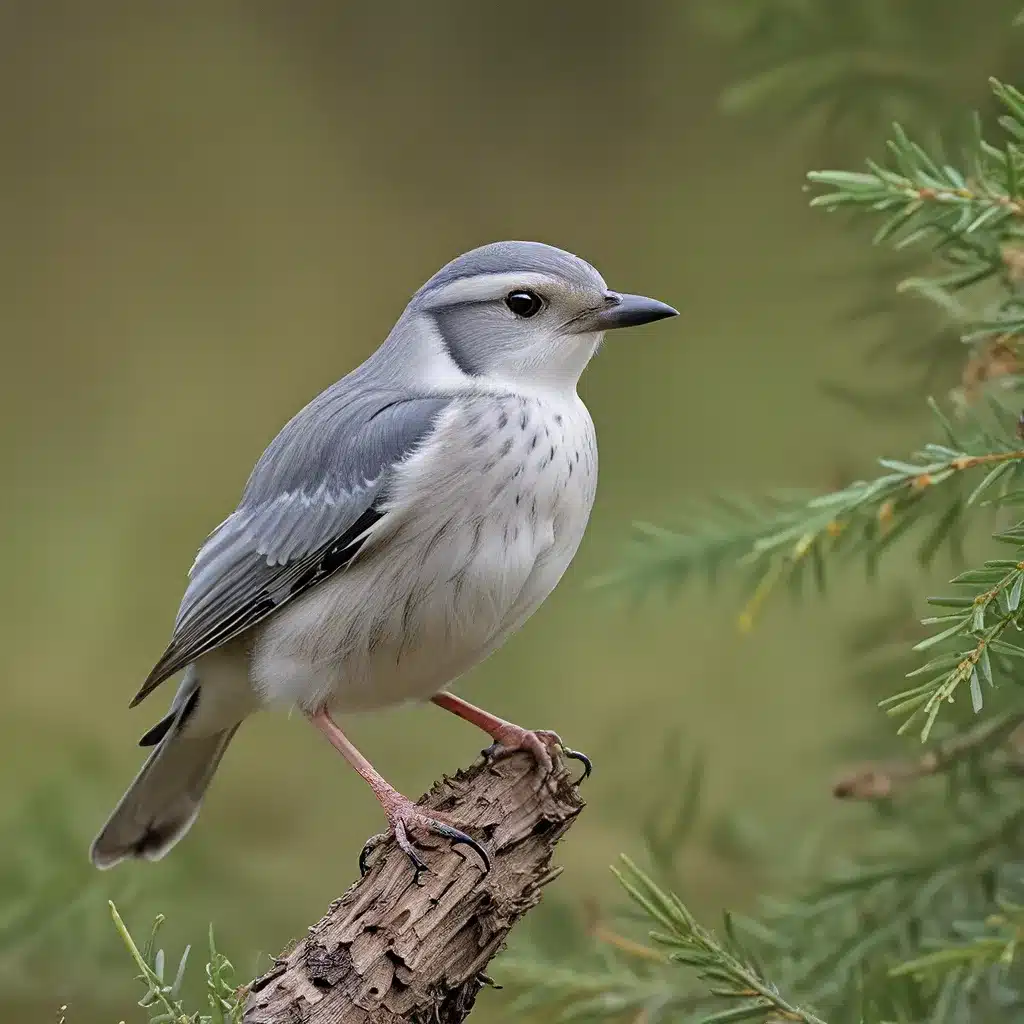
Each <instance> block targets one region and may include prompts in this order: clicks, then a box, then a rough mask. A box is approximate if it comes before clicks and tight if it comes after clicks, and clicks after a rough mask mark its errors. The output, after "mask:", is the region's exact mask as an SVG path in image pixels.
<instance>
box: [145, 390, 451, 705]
mask: <svg viewBox="0 0 1024 1024" xmlns="http://www.w3.org/2000/svg"><path fill="white" fill-rule="evenodd" d="M354 383H355V381H351V380H350V378H346V379H345V380H342V381H339V382H338V384H335V385H334V386H333V387H332V388H328V390H327V391H324V392H323V393H322V394H320V395H318V396H317V397H316V398H315V399H313V401H312V402H311V403H310V404H309V405H307V406H306V408H305V409H303V410H302V411H301V412H300V413H299V414H298V415H297V416H295V417H294V418H293V419H292V420H291V421H290V422H289V423H288V424H287V425H286V426H285V427H284V429H283V430H282V431H281V433H280V434H278V435H277V437H276V438H275V439H274V440H273V441H272V442H271V443H270V446H269V447H268V448H267V450H266V451H265V452H264V453H263V455H262V457H261V458H260V460H259V462H258V463H257V464H256V468H255V469H254V470H253V472H252V475H251V476H250V477H249V482H248V483H247V484H246V487H245V491H244V492H243V494H242V500H241V502H240V503H239V506H238V508H237V509H236V510H235V511H234V512H233V513H232V514H231V515H230V516H229V517H228V518H227V519H226V520H225V521H224V522H223V523H221V525H220V526H219V527H217V529H216V530H214V532H213V533H212V534H210V536H209V537H208V538H207V540H206V543H205V544H204V545H203V547H202V548H201V549H200V551H199V554H198V555H197V556H196V560H195V563H194V564H193V566H192V569H191V571H190V573H189V585H188V588H187V590H186V591H185V596H184V597H183V598H182V602H181V607H180V608H179V610H178V617H177V620H176V622H175V624H174V633H173V635H172V637H171V641H170V643H169V644H168V646H167V649H166V650H165V651H164V653H163V655H162V656H161V658H160V660H159V661H158V662H157V664H156V665H155V667H154V668H153V671H152V672H150V674H149V677H148V678H147V679H146V681H145V683H143V685H142V688H141V689H140V690H139V692H138V694H136V696H135V698H134V699H133V700H132V703H131V706H132V707H134V706H135V705H136V704H138V703H139V702H140V701H141V700H142V699H143V698H144V697H146V696H147V695H148V694H149V693H151V692H152V691H153V690H154V689H155V688H156V687H157V686H159V684H160V683H162V682H163V681H164V680H165V679H167V678H168V677H169V676H171V675H173V674H174V673H175V672H177V671H178V670H179V669H181V668H184V666H186V665H188V664H189V663H190V662H192V661H195V659H196V658H198V657H199V656H200V655H202V654H205V653H207V652H208V651H211V650H213V649H214V648H216V647H219V646H220V645H221V644H224V643H226V642H227V641H229V640H231V639H232V638H234V637H236V636H238V635H239V634H240V633H242V632H243V631H244V630H247V629H249V628H251V627H252V626H254V625H255V624H256V623H257V622H259V621H261V620H262V619H264V618H265V617H266V616H268V615H269V614H270V613H271V612H274V611H277V610H278V609H279V608H281V607H282V606H283V605H285V604H287V603H288V602H289V601H292V600H294V599H295V598H296V597H298V596H299V595H300V594H302V593H305V592H306V591H307V590H308V589H309V588H310V587H313V586H315V585H316V584H318V583H320V582H321V581H323V580H324V579H326V578H327V577H328V576H330V575H331V574H332V573H334V572H337V571H338V570H339V569H341V568H343V567H344V566H346V565H348V564H349V563H350V562H351V561H352V559H353V558H354V557H355V555H356V554H357V552H358V550H359V547H360V545H361V543H362V542H363V540H364V538H365V534H366V531H367V530H368V529H369V528H370V527H371V526H373V524H374V523H375V522H376V521H377V520H378V519H380V517H381V515H382V514H383V513H382V512H381V511H380V505H381V504H382V503H383V501H384V500H385V498H386V497H387V488H388V484H389V482H390V478H391V474H392V472H393V469H394V467H395V466H396V465H397V464H398V463H399V462H401V460H402V459H403V458H405V457H406V456H407V455H408V454H409V453H410V452H411V451H413V450H414V449H415V448H416V446H417V445H418V444H419V442H420V441H421V440H422V439H423V438H424V437H425V436H426V435H427V434H429V432H430V430H431V428H432V426H433V424H434V422H435V420H436V418H437V416H438V414H439V413H440V412H441V410H442V409H443V408H444V407H445V406H446V405H447V404H448V402H449V399H447V398H438V397H410V396H409V395H407V394H404V395H400V394H396V392H394V391H388V390H382V389H376V390H370V391H367V390H366V389H364V388H359V387H353V384H354Z"/></svg>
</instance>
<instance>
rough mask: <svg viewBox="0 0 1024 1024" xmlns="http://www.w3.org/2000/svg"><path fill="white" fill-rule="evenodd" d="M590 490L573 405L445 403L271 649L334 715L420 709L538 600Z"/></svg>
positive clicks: (574, 401) (286, 618)
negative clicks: (289, 661)
mask: <svg viewBox="0 0 1024 1024" xmlns="http://www.w3.org/2000/svg"><path fill="white" fill-rule="evenodd" d="M596 477H597V448H596V443H595V438H594V430H593V425H592V423H591V420H590V416H589V414H588V413H587V410H586V408H585V407H584V406H583V404H582V402H580V401H579V399H578V398H576V397H575V395H573V396H572V398H571V400H569V399H566V400H561V401H560V400H557V399H554V400H553V399H546V398H543V397H527V396H517V395H505V396H490V395H488V396H479V397H472V398H467V399H465V400H462V401H458V402H454V403H453V404H452V406H451V407H449V409H447V410H446V411H445V413H444V414H443V415H442V416H441V418H440V420H439V422H438V424H437V426H436V429H435V431H434V432H433V434H432V435H431V436H430V437H429V438H428V439H427V441H426V442H425V443H424V444H423V445H422V447H421V448H420V449H419V450H418V451H417V452H416V453H414V454H413V455H412V456H411V457H410V458H409V459H407V460H406V462H405V463H403V464H402V466H400V467H399V469H398V470H397V472H396V475H395V480H394V484H393V486H392V488H391V494H390V499H389V504H388V506H387V508H388V511H387V513H386V515H385V516H384V518H383V519H382V520H381V521H380V523H379V524H378V526H379V528H378V529H377V530H376V531H375V533H374V535H373V537H372V541H371V542H370V543H369V544H368V546H367V548H366V549H364V552H361V554H360V556H359V558H357V560H356V562H355V563H354V564H353V565H352V566H351V567H350V568H349V569H347V570H345V571H343V572H341V573H339V574H337V575H336V576H334V577H332V578H331V579H330V580H328V581H327V582H326V583H324V584H321V585H320V586H319V587H317V588H316V589H315V590H314V591H312V592H311V593H310V594H309V595H308V596H306V597H303V598H300V599H299V600H298V601H297V602H295V606H294V607H288V608H286V609H284V610H283V611H282V613H281V614H280V615H279V616H277V617H275V622H274V623H273V624H272V625H271V627H270V628H269V629H268V632H267V636H268V637H269V636H271V635H272V634H271V631H275V632H276V633H277V634H278V636H279V637H280V636H284V635H285V634H287V636H288V637H289V638H290V643H291V645H292V646H293V647H294V646H301V648H302V652H301V655H300V656H299V659H298V662H297V663H296V664H295V665H293V666H292V668H291V669H289V671H290V672H292V674H295V671H296V670H298V669H299V668H301V671H302V673H305V675H306V676H308V677H310V678H315V679H317V680H318V682H317V683H316V684H315V686H314V687H313V688H312V689H313V691H315V694H314V695H315V697H316V698H317V699H320V698H322V697H323V696H325V692H326V691H329V693H330V695H331V699H332V700H333V702H334V703H335V705H336V706H338V707H339V708H340V709H341V710H347V709H356V708H362V707H378V706H382V705H386V704H392V703H399V702H401V701H406V700H422V699H426V698H427V697H429V696H432V695H433V694H434V693H436V692H438V690H440V689H441V688H442V687H443V686H445V685H446V684H447V683H449V682H450V681H451V680H452V679H454V678H455V677H456V676H458V675H461V674H462V673H463V672H465V671H467V670H468V669H469V668H471V667H473V665H475V664H476V663H477V662H478V661H480V660H481V659H482V658H484V657H486V656H487V654H489V653H490V652H491V651H492V650H494V648H495V647H497V646H499V645H500V644H501V643H502V642H503V641H504V639H506V638H507V636H509V635H510V634H511V633H512V632H514V631H515V629H517V628H518V627H519V626H520V625H521V624H522V623H523V622H524V621H525V620H526V619H527V618H529V616H530V615H531V614H532V613H533V612H534V611H535V610H536V608H537V607H538V606H539V605H540V604H541V603H542V602H543V600H544V599H545V598H546V597H547V596H548V594H549V593H550V592H551V590H552V589H553V588H554V586H555V584H556V583H557V582H558V580H559V578H560V577H561V576H562V574H563V573H564V571H565V569H566V568H567V567H568V565H569V562H570V561H571V560H572V557H573V555H574V554H575V552H576V550H577V548H578V546H579V543H580V541H581V539H582V537H583V532H584V530H585V528H586V524H587V520H588V518H589V515H590V510H591V507H592V506H593V501H594V493H595V487H596ZM262 646H263V649H264V651H266V650H267V649H268V645H267V644H266V643H264V644H263V645H262ZM278 646H279V647H282V646H288V644H287V643H286V644H284V645H281V644H279V645H278ZM278 662H279V665H280V664H283V662H282V661H281V659H278ZM299 663H301V664H299ZM275 671H276V672H277V674H278V675H280V674H281V673H280V670H279V669H275ZM296 685H297V686H298V687H299V688H300V689H302V684H299V683H298V682H297V681H296ZM275 688H277V687H275ZM301 702H302V703H308V701H307V700H306V699H305V697H303V698H302V699H301Z"/></svg>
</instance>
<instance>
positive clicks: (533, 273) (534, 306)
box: [399, 242, 676, 388]
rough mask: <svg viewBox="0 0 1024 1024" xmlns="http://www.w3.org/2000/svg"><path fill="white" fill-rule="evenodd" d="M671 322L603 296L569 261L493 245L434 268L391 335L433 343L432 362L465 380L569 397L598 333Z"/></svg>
mask: <svg viewBox="0 0 1024 1024" xmlns="http://www.w3.org/2000/svg"><path fill="white" fill-rule="evenodd" d="M675 315H676V310H674V309H673V308H672V307H671V306H667V305H665V303H663V302H659V301H657V300H656V299H649V298H645V297H644V296H642V295H629V294H623V293H620V292H615V291H611V290H610V289H609V288H608V286H607V284H605V281H604V278H603V277H601V275H600V274H599V273H598V272H597V271H596V270H595V269H594V268H593V267H592V266H591V265H590V264H589V263H587V262H585V261H584V260H581V259H580V258H579V257H578V256H574V255H573V254H572V253H569V252H565V251H564V250H562V249H556V248H554V247H553V246H550V245H544V244H543V243H541V242H494V243H492V244H490V245H484V246H481V247H480V248H479V249H473V250H471V251H470V252H467V253H464V254H463V255H461V256H458V257H456V259H454V260H452V261H451V263H449V264H448V265H447V266H445V267H442V269H441V270H439V271H438V272H437V273H436V274H435V275H434V276H433V277H432V278H430V280H429V281H427V283H426V284H425V285H423V287H422V288H420V290H419V291H418V292H417V293H416V294H415V295H414V296H413V299H412V301H411V302H410V303H409V306H408V308H407V310H406V312H405V314H404V315H403V317H402V320H401V321H399V328H400V329H402V333H403V334H406V333H407V332H411V333H412V334H413V335H414V336H417V337H418V338H419V340H420V341H423V340H424V336H426V338H427V339H429V340H430V342H432V343H434V344H438V343H439V347H440V349H441V354H442V357H444V358H447V359H448V360H450V361H451V363H454V364H455V366H456V367H457V368H458V370H459V371H461V372H462V373H464V374H468V375H469V376H472V377H482V378H488V379H491V380H495V381H501V382H503V383H510V384H529V383H535V384H538V385H544V386H554V387H570V388H574V387H575V385H576V382H577V380H578V379H579V376H580V374H581V373H582V372H583V370H584V368H585V367H586V365H587V363H588V362H589V361H590V358H591V357H592V356H593V354H594V352H595V351H596V350H597V347H598V345H599V344H600V343H601V339H602V337H603V335H604V332H605V331H610V330H614V329H617V328H620V327H635V326H637V325H638V324H646V323H651V322H652V321H654V320H661V319H664V318H665V317H669V316H675ZM406 340H409V339H408V337H407V339H406Z"/></svg>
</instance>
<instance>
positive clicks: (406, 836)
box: [359, 801, 491, 883]
mask: <svg viewBox="0 0 1024 1024" xmlns="http://www.w3.org/2000/svg"><path fill="white" fill-rule="evenodd" d="M388 820H389V821H390V822H391V828H392V831H393V832H394V836H395V842H396V843H397V844H398V846H399V849H401V851H402V852H403V853H404V854H405V855H406V857H408V858H409V861H410V862H411V863H412V866H413V881H414V882H417V883H418V882H419V880H420V875H422V874H425V873H426V872H428V871H429V870H430V868H429V867H428V866H427V864H426V862H425V861H424V860H423V858H422V857H421V856H420V855H419V853H418V852H417V849H416V844H415V843H414V842H413V839H412V837H411V835H410V833H411V831H412V830H413V829H416V828H419V829H422V830H423V831H425V832H430V833H431V834H433V835H436V836H440V837H441V838H442V839H447V840H448V842H449V843H451V845H452V846H468V847H470V848H471V849H473V850H474V851H475V852H476V854H477V856H479V858H480V860H481V861H483V869H484V873H485V874H486V873H487V872H488V871H490V870H491V858H490V857H489V856H488V854H487V851H486V850H485V849H484V848H483V847H482V846H481V845H480V844H479V843H478V842H477V841H476V840H475V839H474V838H473V837H472V836H471V835H468V834H467V833H465V832H463V831H462V829H459V828H456V827H455V826H454V825H450V824H448V822H446V821H441V820H440V819H438V818H434V817H431V816H430V815H428V814H425V813H424V812H423V811H422V810H420V808H418V807H417V806H416V805H415V804H413V803H412V802H411V801H409V802H408V803H407V804H404V805H400V806H397V807H396V808H394V810H392V811H389V813H388ZM387 837H388V833H386V832H384V833H382V834H380V835H376V836H372V837H371V838H370V839H368V840H367V841H366V844H365V845H364V846H363V849H362V852H361V853H360V854H359V873H360V874H362V875H365V874H366V872H367V871H368V870H369V857H370V855H371V854H372V853H373V851H374V850H375V849H376V848H377V847H378V846H380V844H381V843H382V842H383V841H384V840H385V839H387Z"/></svg>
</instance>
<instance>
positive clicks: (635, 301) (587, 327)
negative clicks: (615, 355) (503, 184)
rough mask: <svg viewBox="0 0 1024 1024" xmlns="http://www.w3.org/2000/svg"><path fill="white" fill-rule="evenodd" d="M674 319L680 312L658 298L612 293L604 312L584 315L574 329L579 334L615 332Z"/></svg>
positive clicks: (602, 308) (575, 323)
mask: <svg viewBox="0 0 1024 1024" xmlns="http://www.w3.org/2000/svg"><path fill="white" fill-rule="evenodd" d="M670 316H679V310H677V309H673V308H672V307H671V306H669V305H667V304H666V303H664V302H659V301H658V300H657V299H649V298H647V296H645V295H625V294H619V292H608V294H607V296H606V301H605V304H604V305H603V306H602V307H601V308H600V309H593V310H588V311H587V312H586V313H584V314H583V316H581V317H579V318H578V319H577V320H575V321H574V322H573V324H572V329H573V333H576V334H583V333H590V332H594V331H613V330H615V329H616V328H618V327H638V326H639V325H640V324H650V323H654V321H655V320H664V319H665V318H666V317H670Z"/></svg>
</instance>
